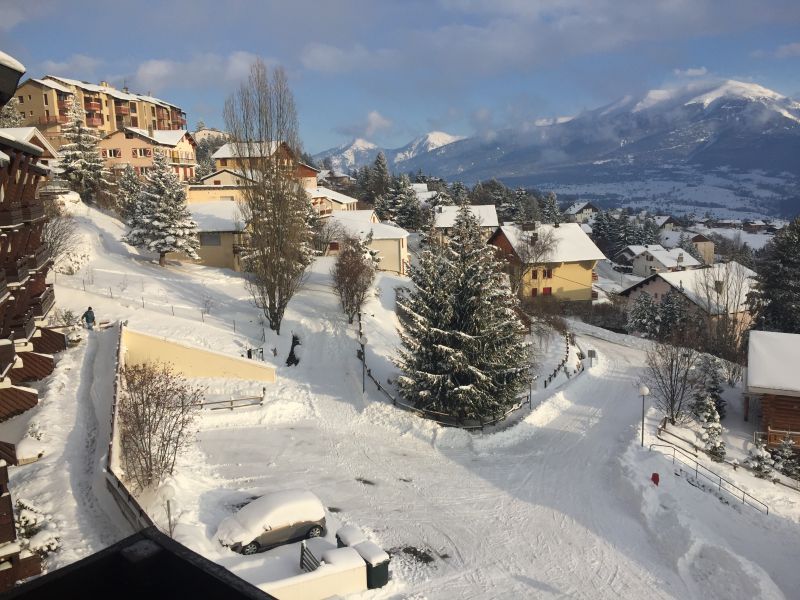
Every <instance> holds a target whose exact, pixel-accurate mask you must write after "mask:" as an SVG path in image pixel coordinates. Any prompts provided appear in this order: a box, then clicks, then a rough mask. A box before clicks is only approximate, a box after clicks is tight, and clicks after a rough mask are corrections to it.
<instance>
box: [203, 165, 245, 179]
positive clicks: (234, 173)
mask: <svg viewBox="0 0 800 600" xmlns="http://www.w3.org/2000/svg"><path fill="white" fill-rule="evenodd" d="M221 173H230V174H231V175H233V176H235V177H241V178H242V179H248V180H249V179H250V178H249V177H248V176H247V175H245V174H244V173H243V172H242V171H237V170H235V169H227V168H222V169H217V170H216V171H214V172H213V173H209V174H208V175H206V176H205V177H201V178H200V181H206V180H207V179H211V178H213V177H216V176H218V175H220V174H221Z"/></svg>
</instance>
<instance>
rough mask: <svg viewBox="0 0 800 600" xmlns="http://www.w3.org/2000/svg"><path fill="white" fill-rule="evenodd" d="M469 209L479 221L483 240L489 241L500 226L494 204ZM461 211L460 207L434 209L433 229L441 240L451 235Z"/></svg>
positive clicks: (477, 205)
mask: <svg viewBox="0 0 800 600" xmlns="http://www.w3.org/2000/svg"><path fill="white" fill-rule="evenodd" d="M426 187H427V186H426ZM467 208H468V209H469V211H470V212H471V213H472V214H473V216H474V217H475V218H476V219H478V225H479V226H480V228H481V235H482V236H483V239H485V240H488V239H489V238H490V237H492V234H494V232H495V231H496V230H497V227H498V225H499V223H498V221H497V211H496V210H495V207H494V204H470V205H468V206H467ZM460 209H461V207H460V206H437V207H436V208H435V209H434V212H433V227H434V229H435V230H436V233H437V234H438V235H439V237H440V238H446V237H448V236H449V235H450V231H451V230H452V229H453V225H455V222H456V217H458V211H459V210H460Z"/></svg>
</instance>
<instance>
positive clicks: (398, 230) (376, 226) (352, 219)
mask: <svg viewBox="0 0 800 600" xmlns="http://www.w3.org/2000/svg"><path fill="white" fill-rule="evenodd" d="M350 212H351V211H349V210H340V211H334V212H332V213H331V216H330V218H331V219H332V220H333V221H334V222H336V223H338V224H339V225H340V226H341V227H342V229H344V230H345V231H346V232H347V233H349V234H350V235H354V236H358V237H359V238H361V239H363V238H365V237H367V236H368V235H369V234H370V233H372V239H373V240H398V239H400V238H406V237H408V232H407V231H406V230H405V229H403V228H402V227H397V226H395V225H389V224H387V223H372V222H370V221H369V220H366V219H364V218H363V215H362V216H356V215H350ZM352 212H368V211H352Z"/></svg>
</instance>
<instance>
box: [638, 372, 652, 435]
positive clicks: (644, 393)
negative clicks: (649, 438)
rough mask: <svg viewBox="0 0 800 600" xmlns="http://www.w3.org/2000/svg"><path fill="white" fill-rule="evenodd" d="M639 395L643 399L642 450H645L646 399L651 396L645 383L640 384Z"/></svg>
mask: <svg viewBox="0 0 800 600" xmlns="http://www.w3.org/2000/svg"><path fill="white" fill-rule="evenodd" d="M639 395H640V396H641V397H642V448H644V399H645V398H647V396H649V395H650V388H649V387H647V386H646V385H645V384H643V383H642V384H640V385H639Z"/></svg>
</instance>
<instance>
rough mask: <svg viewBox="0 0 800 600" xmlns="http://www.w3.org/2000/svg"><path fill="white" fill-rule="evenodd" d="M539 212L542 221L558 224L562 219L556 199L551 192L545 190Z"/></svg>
mask: <svg viewBox="0 0 800 600" xmlns="http://www.w3.org/2000/svg"><path fill="white" fill-rule="evenodd" d="M539 212H540V213H541V216H542V223H552V224H553V225H558V224H559V223H561V222H562V221H563V220H564V219H563V217H562V215H561V209H560V208H559V207H558V199H557V197H556V195H555V194H554V193H553V192H547V194H546V195H545V197H544V201H543V202H542V204H541V206H540V207H539Z"/></svg>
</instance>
